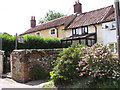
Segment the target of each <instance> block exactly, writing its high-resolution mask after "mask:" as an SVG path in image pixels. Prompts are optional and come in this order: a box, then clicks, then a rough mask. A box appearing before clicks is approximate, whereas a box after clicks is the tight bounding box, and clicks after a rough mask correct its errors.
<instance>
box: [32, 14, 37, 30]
mask: <svg viewBox="0 0 120 90" xmlns="http://www.w3.org/2000/svg"><path fill="white" fill-rule="evenodd" d="M35 26H36V20H35V16H31V27H32V28H34V27H35Z"/></svg>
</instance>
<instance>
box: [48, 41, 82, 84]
mask: <svg viewBox="0 0 120 90" xmlns="http://www.w3.org/2000/svg"><path fill="white" fill-rule="evenodd" d="M82 47H83V45H80V44H75V43H73V44H72V45H71V46H70V47H69V48H66V49H64V50H63V51H62V52H61V53H60V54H59V56H60V57H58V58H57V60H56V66H55V67H54V69H53V71H51V72H50V75H51V79H52V80H53V81H54V82H55V83H56V84H65V83H68V82H72V81H73V80H74V79H75V78H78V71H76V67H77V63H78V61H79V60H80V58H79V56H82V51H81V48H82Z"/></svg>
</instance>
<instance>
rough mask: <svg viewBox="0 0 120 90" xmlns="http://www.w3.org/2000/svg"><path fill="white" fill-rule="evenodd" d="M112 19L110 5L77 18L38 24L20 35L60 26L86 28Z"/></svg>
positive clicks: (112, 11)
mask: <svg viewBox="0 0 120 90" xmlns="http://www.w3.org/2000/svg"><path fill="white" fill-rule="evenodd" d="M114 18H115V17H114V8H113V5H111V6H108V7H104V8H101V9H97V10H93V11H90V12H85V13H82V14H81V15H78V16H76V15H74V14H72V15H69V16H65V17H61V18H58V19H54V20H52V21H49V22H46V23H43V24H40V25H38V26H36V27H34V28H30V29H29V30H27V31H25V32H24V33H23V34H20V35H24V34H28V33H31V32H35V31H39V30H44V29H49V28H52V27H56V26H60V25H65V29H70V28H77V27H81V26H88V25H92V24H97V23H101V22H104V21H109V20H113V19H114Z"/></svg>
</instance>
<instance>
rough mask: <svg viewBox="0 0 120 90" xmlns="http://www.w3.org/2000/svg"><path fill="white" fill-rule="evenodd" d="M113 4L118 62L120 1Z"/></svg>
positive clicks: (117, 0) (116, 0) (119, 53)
mask: <svg viewBox="0 0 120 90" xmlns="http://www.w3.org/2000/svg"><path fill="white" fill-rule="evenodd" d="M114 4H115V20H116V31H117V52H118V59H119V62H120V1H119V0H114Z"/></svg>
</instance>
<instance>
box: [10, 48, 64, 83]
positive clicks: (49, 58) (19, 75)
mask: <svg viewBox="0 0 120 90" xmlns="http://www.w3.org/2000/svg"><path fill="white" fill-rule="evenodd" d="M61 51H62V49H30V50H14V51H13V52H12V53H11V55H10V60H11V75H12V78H13V79H14V80H16V81H18V82H27V81H29V80H31V78H30V69H31V68H32V67H33V66H34V65H37V64H39V65H40V66H41V67H43V68H44V70H45V71H46V72H48V73H49V72H50V70H51V68H52V67H53V64H54V62H55V60H56V58H57V56H58V54H59V52H61Z"/></svg>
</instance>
